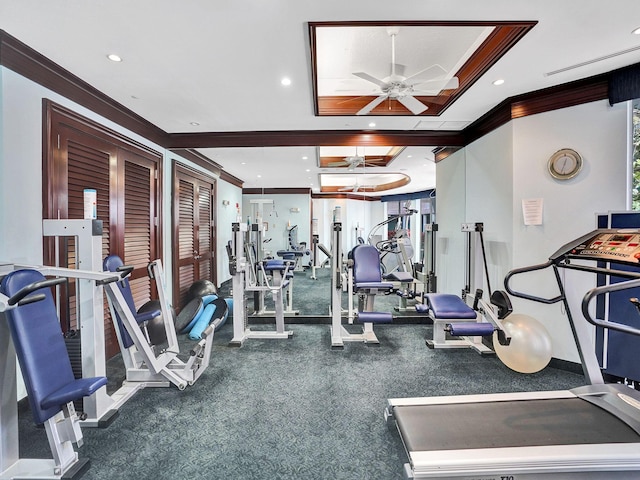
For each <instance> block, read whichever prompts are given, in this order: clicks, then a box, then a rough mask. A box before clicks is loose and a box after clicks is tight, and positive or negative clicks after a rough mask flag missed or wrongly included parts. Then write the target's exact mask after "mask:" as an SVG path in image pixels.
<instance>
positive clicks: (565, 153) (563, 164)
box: [548, 148, 582, 180]
mask: <svg viewBox="0 0 640 480" xmlns="http://www.w3.org/2000/svg"><path fill="white" fill-rule="evenodd" d="M548 168H549V173H550V174H551V176H552V177H553V178H557V179H558V180H568V179H570V178H573V177H575V176H576V175H577V174H578V173H579V172H580V170H581V169H582V157H581V156H580V154H579V153H578V152H576V151H575V150H571V149H570V148H563V149H562V150H558V151H557V152H556V153H554V154H553V155H551V158H550V159H549V163H548Z"/></svg>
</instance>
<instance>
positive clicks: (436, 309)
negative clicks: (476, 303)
mask: <svg viewBox="0 0 640 480" xmlns="http://www.w3.org/2000/svg"><path fill="white" fill-rule="evenodd" d="M424 298H425V299H426V301H427V304H428V305H429V308H430V309H431V312H432V313H433V316H434V317H435V318H437V319H452V320H455V319H463V318H468V319H473V318H476V317H477V314H476V311H475V310H474V309H473V308H471V307H470V306H469V305H467V304H466V303H465V302H464V301H463V300H462V299H461V298H460V297H458V296H457V295H453V294H451V293H429V294H427V295H425V296H424Z"/></svg>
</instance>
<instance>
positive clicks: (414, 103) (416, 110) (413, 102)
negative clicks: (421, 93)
mask: <svg viewBox="0 0 640 480" xmlns="http://www.w3.org/2000/svg"><path fill="white" fill-rule="evenodd" d="M398 101H399V102H400V103H401V104H402V105H404V106H405V107H407V108H408V109H409V110H411V113H413V114H414V115H418V114H420V113H422V112H424V111H425V110H427V109H428V108H429V107H427V106H426V105H425V104H424V103H422V102H421V101H420V100H418V99H416V98H414V97H412V96H410V95H406V96H404V97H398Z"/></svg>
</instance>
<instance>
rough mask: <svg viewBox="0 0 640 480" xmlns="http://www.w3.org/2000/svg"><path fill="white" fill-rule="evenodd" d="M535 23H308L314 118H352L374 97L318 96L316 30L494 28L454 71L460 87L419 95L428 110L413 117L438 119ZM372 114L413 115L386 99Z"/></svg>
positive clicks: (469, 21)
mask: <svg viewBox="0 0 640 480" xmlns="http://www.w3.org/2000/svg"><path fill="white" fill-rule="evenodd" d="M537 23H538V22H536V21H502V22H500V21H495V22H494V21H473V20H468V21H442V20H441V21H427V20H425V21H411V20H406V21H361V22H353V21H349V22H309V28H308V32H309V45H310V54H311V76H312V86H313V99H314V114H315V115H316V116H336V115H355V114H356V112H358V111H359V110H360V109H362V108H363V107H364V106H365V105H367V104H368V103H369V102H371V101H373V100H374V99H375V98H376V96H375V95H373V96H332V95H327V96H323V97H319V96H318V94H317V92H318V66H317V61H318V60H317V59H318V57H317V43H316V31H317V29H318V28H322V27H331V28H337V27H345V28H352V27H385V26H392V25H393V26H412V27H435V26H437V27H475V26H480V27H493V31H492V32H491V33H490V34H489V36H488V37H487V38H486V39H485V40H484V41H483V42H482V44H481V45H480V46H479V47H478V48H477V49H476V51H475V52H473V54H472V55H471V57H470V58H469V59H468V60H467V61H466V62H465V63H464V65H462V66H461V67H460V69H459V70H458V71H457V72H456V76H457V77H458V79H459V81H460V84H459V86H458V88H457V89H455V90H443V91H442V92H440V93H439V94H438V95H436V96H418V97H416V98H418V99H419V100H420V101H421V102H422V103H425V104H426V105H428V107H429V108H428V109H427V110H425V111H424V112H422V113H421V114H419V115H416V116H424V117H434V116H439V115H440V114H442V112H444V111H445V110H446V109H447V108H448V107H449V106H451V105H452V104H453V103H454V102H455V101H456V100H457V99H458V98H460V96H462V94H463V93H464V92H465V91H467V90H468V89H469V88H470V87H471V86H472V85H473V84H474V83H475V82H476V81H477V80H478V79H479V78H480V77H481V76H482V75H484V73H486V72H487V70H489V68H491V67H492V66H493V65H494V64H495V63H496V62H497V61H498V60H499V59H500V58H502V57H503V56H504V55H505V54H506V53H507V52H508V51H509V50H510V49H511V48H513V47H514V46H515V45H516V44H517V43H518V42H519V41H520V40H521V39H522V37H524V36H525V35H526V34H527V33H528V32H529V31H530V30H531V29H532V28H533V27H534V26H535V25H537ZM371 114H372V115H382V116H390V115H405V116H407V115H413V114H412V113H411V112H410V111H409V110H408V109H407V108H406V107H404V106H403V105H402V104H401V103H400V102H398V101H396V100H393V99H389V100H385V101H384V102H383V103H381V104H380V105H378V106H377V107H376V108H374V109H373V110H372V112H371Z"/></svg>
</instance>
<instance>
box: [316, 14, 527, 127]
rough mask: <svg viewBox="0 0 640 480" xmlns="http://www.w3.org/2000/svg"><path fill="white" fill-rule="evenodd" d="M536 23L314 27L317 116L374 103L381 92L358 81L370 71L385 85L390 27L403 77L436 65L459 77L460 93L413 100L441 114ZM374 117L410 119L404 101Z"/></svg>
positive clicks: (354, 110)
mask: <svg viewBox="0 0 640 480" xmlns="http://www.w3.org/2000/svg"><path fill="white" fill-rule="evenodd" d="M536 23H537V22H498V21H496V22H490V21H483V22H474V21H440V22H429V21H423V22H412V21H405V22H403V21H400V22H310V23H309V33H310V41H311V63H312V65H311V68H312V74H313V88H314V102H315V114H316V115H318V116H332V115H356V114H357V112H358V111H359V110H361V109H362V108H363V107H364V106H366V105H368V104H369V103H370V102H372V101H373V100H375V99H376V98H377V97H378V96H379V94H380V93H381V92H380V88H379V87H377V86H376V85H375V84H374V83H370V82H367V81H365V80H362V79H361V78H358V77H356V76H355V75H353V74H354V73H356V72H365V73H367V74H370V75H371V76H373V77H375V78H377V79H381V80H385V79H386V78H387V77H389V75H390V73H391V68H390V66H391V59H392V47H391V37H390V35H389V28H390V27H393V28H397V29H398V30H397V34H396V35H395V38H394V40H395V48H394V49H393V55H394V56H395V63H396V64H400V65H402V66H404V67H403V68H402V69H403V72H402V73H403V76H404V77H410V76H412V75H414V74H416V73H418V72H420V71H421V70H423V69H426V68H428V67H431V66H434V65H439V66H441V67H442V70H443V71H446V72H447V74H446V76H449V77H451V76H456V77H458V80H459V86H458V88H456V89H448V90H441V91H440V92H438V93H436V94H435V95H420V94H417V93H416V94H414V95H413V96H414V97H415V98H416V99H417V100H419V101H420V102H422V103H423V104H425V105H426V106H427V107H428V109H427V110H426V111H424V112H422V113H420V114H419V115H420V116H437V115H440V114H441V113H442V112H443V111H444V110H446V109H447V108H448V107H449V106H450V105H451V104H452V103H453V102H455V101H456V100H457V99H458V98H459V97H460V96H461V95H462V94H463V93H464V92H465V91H466V90H467V89H468V88H470V87H471V85H473V84H474V83H475V82H476V81H477V80H478V79H479V78H480V77H481V76H482V75H483V74H484V73H485V72H486V71H487V70H488V69H489V68H490V67H491V66H492V65H494V64H495V63H496V62H497V61H498V60H499V59H500V58H501V57H502V56H503V55H504V54H505V53H506V52H507V51H508V50H509V49H511V48H512V47H513V46H514V45H515V44H516V43H517V42H518V41H519V40H520V39H521V38H522V37H523V36H524V35H525V34H526V33H527V32H528V31H529V30H530V29H531V28H533V27H534V26H535V24H536ZM369 115H413V113H411V111H409V110H408V109H407V108H405V106H403V105H402V104H401V103H400V102H398V101H397V100H393V99H389V98H388V99H386V100H384V101H383V102H382V103H381V104H379V105H378V106H377V107H375V108H374V109H373V110H372V111H371V112H370V113H369Z"/></svg>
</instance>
